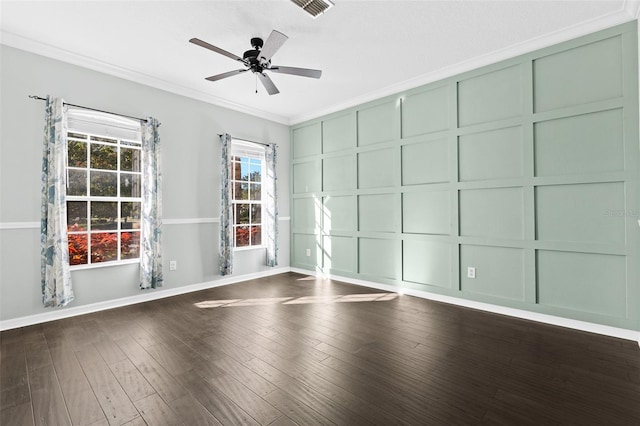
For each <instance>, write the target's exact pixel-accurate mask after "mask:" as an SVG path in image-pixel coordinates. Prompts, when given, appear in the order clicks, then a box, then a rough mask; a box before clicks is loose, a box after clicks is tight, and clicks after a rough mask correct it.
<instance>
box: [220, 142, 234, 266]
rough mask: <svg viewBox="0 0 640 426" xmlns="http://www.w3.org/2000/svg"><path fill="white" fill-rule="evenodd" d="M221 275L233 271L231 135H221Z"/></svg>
mask: <svg viewBox="0 0 640 426" xmlns="http://www.w3.org/2000/svg"><path fill="white" fill-rule="evenodd" d="M220 140H221V142H222V155H221V158H220V275H229V274H232V273H233V210H232V209H231V180H230V179H231V176H230V171H229V164H231V135H229V134H228V133H225V134H224V135H221V136H220Z"/></svg>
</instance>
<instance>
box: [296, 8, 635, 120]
mask: <svg viewBox="0 0 640 426" xmlns="http://www.w3.org/2000/svg"><path fill="white" fill-rule="evenodd" d="M639 11H640V0H626V1H625V2H624V3H623V5H622V6H621V8H620V9H619V10H618V11H616V12H613V13H610V14H608V15H604V16H601V17H598V18H596V19H592V20H589V21H585V22H581V23H579V24H576V25H572V26H569V27H566V28H563V29H561V30H557V31H554V32H552V33H548V34H545V35H543V36H540V37H536V38H533V39H530V40H527V41H525V42H522V43H517V44H514V45H511V46H508V47H506V48H504V49H500V50H496V51H493V52H490V53H487V54H484V55H480V56H476V57H474V58H471V59H469V60H466V61H463V62H459V63H457V64H454V65H451V66H447V67H444V68H441V69H439V70H436V71H433V72H430V73H427V74H423V75H421V76H418V77H415V78H412V79H409V80H405V81H402V82H399V83H396V84H392V85H390V86H386V87H384V88H381V89H378V90H375V91H373V92H369V93H367V94H365V95H362V96H358V97H355V98H352V99H349V100H347V101H345V102H342V103H340V104H337V105H333V106H331V107H328V108H325V109H323V110H319V111H315V112H313V113H309V114H303V115H297V116H294V117H291V120H290V125H292V126H293V125H296V124H300V123H303V122H305V121H308V120H313V119H315V118H319V117H323V116H325V115H328V114H332V113H334V112H338V111H343V110H345V109H348V108H352V107H355V106H357V105H362V104H364V103H367V102H371V101H374V100H377V99H381V98H384V97H386V96H391V95H395V94H398V93H401V92H404V91H406V90H410V89H414V88H416V87H420V86H423V85H425V84H429V83H433V82H436V81H440V80H443V79H445V78H449V77H453V76H455V75H458V74H462V73H464V72H467V71H472V70H475V69H478V68H481V67H483V66H486V65H491V64H495V63H497V62H500V61H504V60H506V59H510V58H514V57H516V56H519V55H523V54H526V53H530V52H534V51H536V50H539V49H543V48H545V47H549V46H553V45H556V44H558V43H562V42H565V41H568V40H572V39H574V38H578V37H581V36H584V35H587V34H591V33H594V32H597V31H600V30H604V29H606V28H610V27H614V26H616V25H620V24H624V23H626V22H629V21H632V20H634V19H638V13H639Z"/></svg>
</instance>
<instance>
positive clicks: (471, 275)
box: [467, 266, 476, 279]
mask: <svg viewBox="0 0 640 426" xmlns="http://www.w3.org/2000/svg"><path fill="white" fill-rule="evenodd" d="M475 277H476V268H474V267H473V266H469V267H468V268H467V278H471V279H473V278H475Z"/></svg>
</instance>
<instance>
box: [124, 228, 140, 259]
mask: <svg viewBox="0 0 640 426" xmlns="http://www.w3.org/2000/svg"><path fill="white" fill-rule="evenodd" d="M138 257H140V232H123V233H122V234H121V235H120V259H136V258H138Z"/></svg>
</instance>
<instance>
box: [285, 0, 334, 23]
mask: <svg viewBox="0 0 640 426" xmlns="http://www.w3.org/2000/svg"><path fill="white" fill-rule="evenodd" d="M291 1H292V2H294V3H295V4H297V5H298V6H300V7H301V8H302V9H303V10H305V11H307V13H309V14H310V15H311V16H313V18H314V19H315V18H317V17H318V15H321V14H323V13H324V12H325V11H326V10H327V9H329V8H331V7H333V2H331V0H291Z"/></svg>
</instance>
